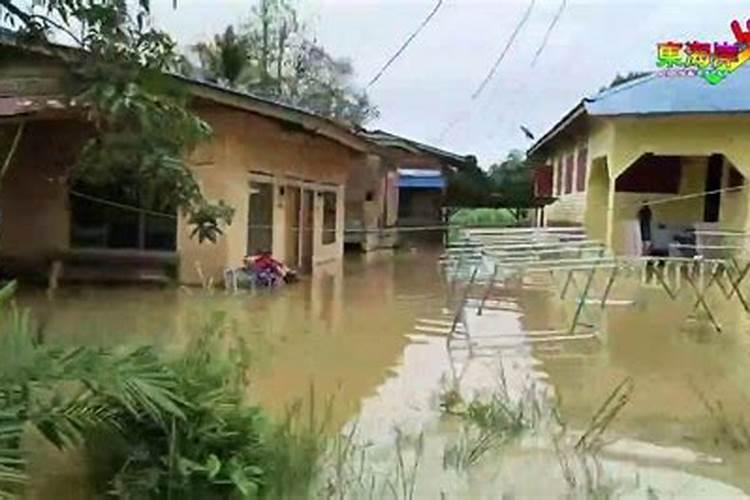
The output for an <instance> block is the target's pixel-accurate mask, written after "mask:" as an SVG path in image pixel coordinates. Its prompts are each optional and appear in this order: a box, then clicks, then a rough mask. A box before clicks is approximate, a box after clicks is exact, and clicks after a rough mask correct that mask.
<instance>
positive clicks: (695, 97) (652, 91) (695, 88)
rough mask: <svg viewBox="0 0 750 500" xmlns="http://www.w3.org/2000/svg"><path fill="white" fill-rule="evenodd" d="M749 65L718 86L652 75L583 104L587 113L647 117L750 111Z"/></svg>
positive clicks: (687, 79) (696, 80)
mask: <svg viewBox="0 0 750 500" xmlns="http://www.w3.org/2000/svg"><path fill="white" fill-rule="evenodd" d="M749 90H750V63H748V64H745V65H743V66H740V67H739V68H737V70H735V71H734V72H733V73H731V74H730V75H728V76H727V77H726V79H725V80H724V81H722V82H720V83H719V84H717V85H711V84H709V83H708V82H707V81H706V80H704V79H703V78H701V77H698V76H692V77H679V76H673V77H665V76H659V75H658V74H652V75H649V76H645V77H643V78H639V79H638V80H633V81H632V82H628V83H625V84H623V85H619V86H617V87H614V88H611V89H608V90H605V91H603V92H601V93H599V94H598V95H596V96H595V97H593V98H591V99H586V100H585V101H584V105H585V107H586V111H587V112H588V114H590V115H593V116H602V115H604V116H606V115H610V116H611V115H648V114H678V113H740V112H750V91H749Z"/></svg>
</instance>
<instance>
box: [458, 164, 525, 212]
mask: <svg viewBox="0 0 750 500" xmlns="http://www.w3.org/2000/svg"><path fill="white" fill-rule="evenodd" d="M447 180H448V188H447V193H446V197H447V201H446V203H447V204H448V206H451V207H475V208H476V207H505V208H525V207H528V206H529V205H530V204H531V203H532V200H533V198H534V176H533V170H532V168H531V167H530V165H529V164H528V162H527V161H526V158H525V157H524V154H523V153H522V152H520V151H518V150H513V151H511V152H510V153H508V156H507V158H506V159H505V160H504V161H502V162H501V163H499V164H493V165H491V166H490V168H489V172H486V171H484V170H482V169H481V168H480V167H479V166H477V165H472V166H465V167H464V168H462V169H460V170H458V171H456V172H449V173H448V175H447Z"/></svg>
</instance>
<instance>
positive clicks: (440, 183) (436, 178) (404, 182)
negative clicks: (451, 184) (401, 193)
mask: <svg viewBox="0 0 750 500" xmlns="http://www.w3.org/2000/svg"><path fill="white" fill-rule="evenodd" d="M398 187H400V188H423V189H443V188H444V187H445V177H443V173H442V172H441V171H440V170H427V169H412V168H400V169H398Z"/></svg>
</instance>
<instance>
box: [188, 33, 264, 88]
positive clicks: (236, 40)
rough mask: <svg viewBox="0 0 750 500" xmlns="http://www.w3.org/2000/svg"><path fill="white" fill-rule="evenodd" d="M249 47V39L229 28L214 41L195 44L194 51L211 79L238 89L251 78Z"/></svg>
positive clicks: (215, 37)
mask: <svg viewBox="0 0 750 500" xmlns="http://www.w3.org/2000/svg"><path fill="white" fill-rule="evenodd" d="M248 47H249V46H248V43H247V39H246V38H245V37H242V36H238V35H237V34H236V33H235V32H234V27H232V26H228V27H227V29H226V30H224V33H222V34H220V35H215V36H214V38H213V40H212V41H210V42H200V43H197V44H195V45H194V46H193V51H194V52H195V53H196V54H197V55H198V59H199V61H200V65H201V68H203V69H204V70H205V72H206V73H207V75H208V76H209V77H211V78H212V79H214V80H215V81H216V82H217V83H220V84H222V85H226V86H227V87H232V88H237V87H239V86H240V85H241V84H242V82H245V83H246V82H247V81H248V79H249V78H250V72H251V69H250V60H249V50H248Z"/></svg>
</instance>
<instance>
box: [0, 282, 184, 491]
mask: <svg viewBox="0 0 750 500" xmlns="http://www.w3.org/2000/svg"><path fill="white" fill-rule="evenodd" d="M14 290H15V284H14V283H11V284H8V285H6V286H5V287H4V288H3V289H2V290H0V497H2V496H10V495H13V494H18V495H20V494H22V493H23V487H24V485H25V482H26V479H27V478H26V473H25V471H26V459H25V454H24V450H23V449H22V437H23V433H24V432H25V430H26V429H27V428H29V427H33V428H35V429H36V430H37V431H38V432H39V433H41V435H42V436H44V437H45V438H46V439H47V440H48V441H49V442H50V443H52V444H54V445H55V446H57V447H58V448H61V449H63V448H68V447H74V446H78V445H80V444H81V443H83V442H84V440H85V436H86V433H88V432H91V431H93V430H95V429H105V428H107V429H113V430H117V429H120V428H121V423H122V422H121V421H120V420H119V418H118V417H119V414H120V413H121V414H128V415H131V416H139V417H140V416H145V415H147V416H149V417H150V418H155V419H165V418H166V417H167V416H169V417H171V418H182V417H183V414H182V411H181V409H180V407H181V406H182V401H180V400H179V399H178V398H177V397H176V395H175V393H174V392H173V389H174V386H175V379H174V377H173V376H172V374H171V372H170V371H169V370H168V369H167V368H166V367H165V366H163V365H162V364H160V363H159V362H158V360H157V358H156V356H155V354H154V353H153V352H152V351H151V350H149V349H136V350H133V351H125V352H119V351H111V350H104V349H89V348H83V347H79V348H72V349H62V348H56V347H53V346H47V345H44V344H41V343H39V342H38V341H37V340H36V339H35V333H36V331H35V326H34V323H33V322H32V320H31V317H30V315H29V313H28V311H20V310H18V309H17V308H15V307H14V306H12V305H10V300H11V298H12V296H13V292H14Z"/></svg>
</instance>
